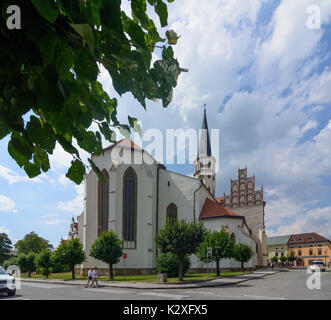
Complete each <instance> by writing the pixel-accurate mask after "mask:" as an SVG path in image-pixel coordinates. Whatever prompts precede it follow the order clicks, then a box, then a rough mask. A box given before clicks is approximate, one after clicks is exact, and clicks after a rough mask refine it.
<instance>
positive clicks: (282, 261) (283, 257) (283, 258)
mask: <svg viewBox="0 0 331 320" xmlns="http://www.w3.org/2000/svg"><path fill="white" fill-rule="evenodd" d="M279 260H280V262H281V263H282V267H283V264H284V262H285V261H287V257H286V256H280V257H279Z"/></svg>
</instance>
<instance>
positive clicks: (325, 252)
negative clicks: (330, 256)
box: [324, 249, 326, 267]
mask: <svg viewBox="0 0 331 320" xmlns="http://www.w3.org/2000/svg"><path fill="white" fill-rule="evenodd" d="M324 253H325V256H324V261H325V267H326V249H325V251H324Z"/></svg>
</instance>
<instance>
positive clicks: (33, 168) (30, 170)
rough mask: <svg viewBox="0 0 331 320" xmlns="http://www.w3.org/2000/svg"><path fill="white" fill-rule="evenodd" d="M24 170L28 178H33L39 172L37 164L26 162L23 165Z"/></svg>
mask: <svg viewBox="0 0 331 320" xmlns="http://www.w3.org/2000/svg"><path fill="white" fill-rule="evenodd" d="M24 171H25V172H26V174H27V175H28V176H29V178H34V177H36V176H38V175H39V174H40V166H39V165H38V164H35V163H31V162H28V163H27V164H25V165H24Z"/></svg>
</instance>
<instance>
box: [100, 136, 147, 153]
mask: <svg viewBox="0 0 331 320" xmlns="http://www.w3.org/2000/svg"><path fill="white" fill-rule="evenodd" d="M115 146H121V147H124V148H131V149H136V150H142V148H141V147H139V146H138V145H136V144H135V143H134V142H133V141H132V140H131V139H128V138H124V139H122V140H120V141H118V142H116V143H114V144H112V145H111V146H109V147H107V148H105V149H104V150H103V151H107V150H110V149H113V148H114V147H115Z"/></svg>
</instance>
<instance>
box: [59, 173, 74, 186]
mask: <svg viewBox="0 0 331 320" xmlns="http://www.w3.org/2000/svg"><path fill="white" fill-rule="evenodd" d="M58 182H59V183H60V184H62V185H63V186H67V185H70V184H72V182H71V180H70V179H68V178H67V177H66V176H65V174H61V175H60V177H59V178H58Z"/></svg>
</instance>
